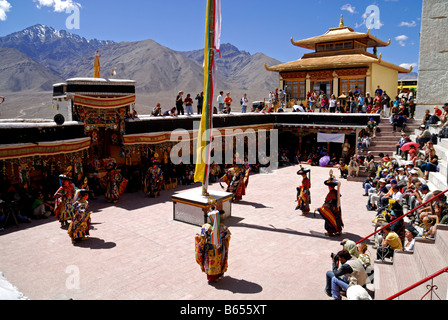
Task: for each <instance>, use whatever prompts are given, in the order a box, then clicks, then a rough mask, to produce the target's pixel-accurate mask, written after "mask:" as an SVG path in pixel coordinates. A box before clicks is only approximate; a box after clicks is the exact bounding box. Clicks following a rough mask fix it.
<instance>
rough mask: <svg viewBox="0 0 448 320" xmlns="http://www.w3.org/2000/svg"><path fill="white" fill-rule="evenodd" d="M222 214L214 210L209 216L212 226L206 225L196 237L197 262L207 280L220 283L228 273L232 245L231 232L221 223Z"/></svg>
mask: <svg viewBox="0 0 448 320" xmlns="http://www.w3.org/2000/svg"><path fill="white" fill-rule="evenodd" d="M219 215H220V213H219V212H218V211H217V210H214V211H212V212H210V213H209V214H208V216H209V218H210V220H211V222H212V224H208V223H207V224H204V225H203V226H202V228H201V234H197V235H196V237H195V246H196V250H195V257H196V262H197V263H198V264H199V265H200V266H201V270H202V272H205V273H206V274H207V280H208V281H210V282H212V281H214V282H216V281H218V280H219V279H220V278H221V277H222V276H223V275H224V272H226V271H227V267H228V261H227V260H228V255H229V244H230V231H229V229H228V228H227V227H226V226H225V225H223V224H221V223H220V217H219Z"/></svg>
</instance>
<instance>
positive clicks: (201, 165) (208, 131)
mask: <svg viewBox="0 0 448 320" xmlns="http://www.w3.org/2000/svg"><path fill="white" fill-rule="evenodd" d="M220 28H221V3H220V0H207V15H206V21H205V47H204V102H203V108H202V110H203V113H202V117H201V124H200V126H199V132H198V137H197V154H196V170H195V174H194V181H195V182H201V183H202V195H203V196H208V185H209V173H210V154H211V143H212V131H213V92H214V85H215V70H216V66H215V50H216V51H219V45H220V43H219V42H220V31H221V30H220Z"/></svg>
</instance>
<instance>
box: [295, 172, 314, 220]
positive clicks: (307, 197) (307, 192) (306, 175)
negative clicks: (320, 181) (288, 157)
mask: <svg viewBox="0 0 448 320" xmlns="http://www.w3.org/2000/svg"><path fill="white" fill-rule="evenodd" d="M297 174H298V175H301V176H302V185H301V186H299V187H297V206H296V210H301V211H302V214H307V213H310V204H311V178H310V175H311V171H310V170H309V169H305V168H302V167H300V170H299V171H298V172H297Z"/></svg>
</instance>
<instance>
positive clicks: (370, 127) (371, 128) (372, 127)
mask: <svg viewBox="0 0 448 320" xmlns="http://www.w3.org/2000/svg"><path fill="white" fill-rule="evenodd" d="M376 131H377V123H376V121H375V119H373V118H370V120H369V121H368V122H367V126H366V132H367V133H368V134H369V135H370V134H373V138H375V137H376Z"/></svg>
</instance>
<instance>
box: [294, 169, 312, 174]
mask: <svg viewBox="0 0 448 320" xmlns="http://www.w3.org/2000/svg"><path fill="white" fill-rule="evenodd" d="M310 171H311V170H310V169H305V168H301V169H300V170H299V171H297V174H298V175H302V174H307V173H309V172H310Z"/></svg>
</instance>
